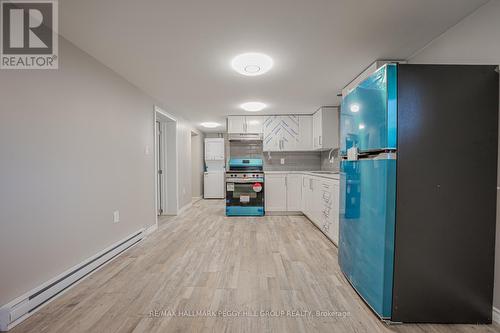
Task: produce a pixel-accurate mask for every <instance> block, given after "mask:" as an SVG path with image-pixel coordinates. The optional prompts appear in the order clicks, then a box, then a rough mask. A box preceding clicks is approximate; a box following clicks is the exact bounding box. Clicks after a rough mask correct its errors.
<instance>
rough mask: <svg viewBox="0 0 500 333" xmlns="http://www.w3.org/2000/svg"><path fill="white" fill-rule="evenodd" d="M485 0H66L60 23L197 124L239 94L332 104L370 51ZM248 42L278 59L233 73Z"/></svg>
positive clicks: (396, 54)
mask: <svg viewBox="0 0 500 333" xmlns="http://www.w3.org/2000/svg"><path fill="white" fill-rule="evenodd" d="M486 2H487V0H439V1H436V0H377V1H374V0H246V1H241V0H177V1H167V0H148V1H145V0H143V1H138V0H120V1H117V0H114V1H113V0H85V1H82V0H63V1H60V2H59V4H60V13H61V14H60V17H61V21H60V32H61V34H62V35H63V36H64V37H66V38H67V39H69V40H70V41H72V42H73V43H74V44H76V45H77V46H79V47H80V48H82V49H83V50H84V51H86V52H88V53H89V54H91V55H92V56H94V57H95V58H97V59H98V60H99V61H101V62H102V63H104V64H105V65H107V66H108V67H110V68H111V69H113V70H114V71H116V72H117V73H119V74H121V75H122V76H124V77H125V78H126V79H128V80H129V81H130V82H132V83H133V84H135V85H136V86H138V87H140V88H141V89H143V90H144V91H145V92H147V93H148V94H150V95H151V96H153V97H155V98H156V99H157V100H159V101H160V102H162V103H164V105H166V106H167V109H168V110H169V111H170V112H172V113H174V114H177V115H180V116H182V117H183V118H185V119H187V120H188V121H191V122H192V123H193V124H194V125H196V126H198V125H199V123H200V122H204V121H217V122H220V123H224V117H225V116H226V115H229V114H248V113H245V112H244V111H241V110H239V108H238V105H239V104H241V103H243V102H245V101H252V100H256V101H262V102H265V103H267V104H268V105H269V108H268V109H266V110H265V111H263V112H261V113H262V114H269V113H273V114H274V113H312V112H313V111H315V110H316V109H317V108H318V107H320V106H322V105H338V103H339V99H338V98H337V97H336V95H337V93H339V91H340V90H341V89H342V88H343V87H344V86H345V85H346V84H347V83H349V81H351V80H352V79H353V78H354V77H355V76H356V75H357V74H359V73H360V72H361V71H362V70H363V69H364V68H366V67H367V66H368V65H369V64H370V63H372V62H373V61H374V60H377V59H405V58H407V57H409V56H410V55H412V54H413V53H414V52H415V51H417V50H419V49H420V48H422V47H423V46H425V45H426V44H427V43H428V42H430V41H431V40H432V39H434V38H435V37H437V36H438V35H440V34H441V33H443V32H444V31H445V30H447V29H448V28H450V27H451V26H453V25H454V24H456V23H457V22H458V21H460V20H461V19H462V18H463V17H465V16H467V15H468V14H470V13H471V12H473V11H474V10H475V9H477V8H478V7H479V6H481V5H482V4H484V3H486ZM252 51H255V52H263V53H266V54H268V55H270V56H272V57H273V58H274V62H275V66H274V68H273V69H272V70H271V71H270V72H268V73H267V74H265V75H262V76H257V77H246V76H242V75H239V74H237V73H235V72H234V71H233V70H232V69H231V66H230V61H231V59H232V57H234V56H235V55H237V54H239V53H243V52H252ZM203 130H204V131H206V130H205V129H203ZM216 131H217V130H216ZM218 131H220V129H218Z"/></svg>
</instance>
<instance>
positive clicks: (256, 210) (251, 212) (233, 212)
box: [226, 206, 264, 216]
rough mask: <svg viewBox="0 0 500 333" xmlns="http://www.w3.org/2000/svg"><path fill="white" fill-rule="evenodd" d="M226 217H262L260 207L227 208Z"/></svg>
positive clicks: (261, 208) (262, 209)
mask: <svg viewBox="0 0 500 333" xmlns="http://www.w3.org/2000/svg"><path fill="white" fill-rule="evenodd" d="M226 216H264V207H261V206H227V207H226Z"/></svg>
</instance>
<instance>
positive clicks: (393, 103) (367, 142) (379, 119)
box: [340, 64, 397, 156]
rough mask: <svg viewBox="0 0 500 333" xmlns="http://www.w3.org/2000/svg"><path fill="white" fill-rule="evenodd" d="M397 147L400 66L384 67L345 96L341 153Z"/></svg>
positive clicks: (341, 112)
mask: <svg viewBox="0 0 500 333" xmlns="http://www.w3.org/2000/svg"><path fill="white" fill-rule="evenodd" d="M354 146H355V147H357V148H358V150H359V151H360V152H371V151H378V150H383V149H396V148H397V66H396V65H395V64H389V65H385V66H383V67H381V68H380V69H378V70H377V71H376V72H375V73H373V74H372V75H371V76H369V77H368V78H367V79H366V80H364V81H363V82H361V83H360V84H359V85H358V86H357V87H356V88H354V89H353V90H352V91H351V92H350V93H349V94H348V95H347V96H344V98H343V99H342V107H341V111H340V154H341V155H343V156H345V155H346V154H347V149H349V148H351V147H354Z"/></svg>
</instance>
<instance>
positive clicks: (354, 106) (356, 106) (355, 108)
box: [350, 104, 361, 113]
mask: <svg viewBox="0 0 500 333" xmlns="http://www.w3.org/2000/svg"><path fill="white" fill-rule="evenodd" d="M350 109H351V112H354V113H356V112H359V109H361V108H360V106H359V104H351V107H350Z"/></svg>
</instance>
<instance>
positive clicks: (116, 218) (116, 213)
mask: <svg viewBox="0 0 500 333" xmlns="http://www.w3.org/2000/svg"><path fill="white" fill-rule="evenodd" d="M118 222H120V211H119V210H115V211H114V212H113V223H118Z"/></svg>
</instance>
